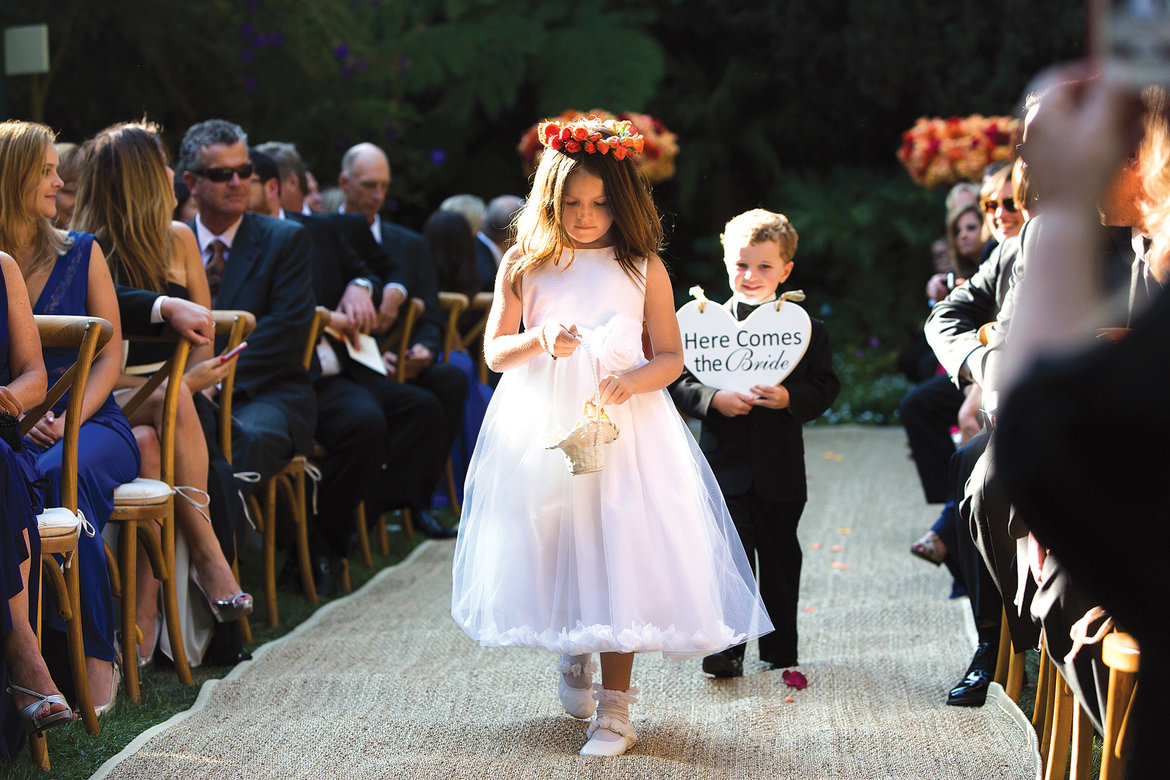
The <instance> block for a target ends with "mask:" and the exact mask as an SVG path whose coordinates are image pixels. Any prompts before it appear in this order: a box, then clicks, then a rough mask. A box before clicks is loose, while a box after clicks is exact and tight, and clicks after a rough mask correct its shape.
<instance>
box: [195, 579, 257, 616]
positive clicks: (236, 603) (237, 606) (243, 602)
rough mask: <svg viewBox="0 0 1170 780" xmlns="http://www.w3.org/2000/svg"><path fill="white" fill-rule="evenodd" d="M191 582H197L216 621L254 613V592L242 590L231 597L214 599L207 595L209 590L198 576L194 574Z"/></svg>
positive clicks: (197, 586) (196, 585)
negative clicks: (205, 588) (206, 589)
mask: <svg viewBox="0 0 1170 780" xmlns="http://www.w3.org/2000/svg"><path fill="white" fill-rule="evenodd" d="M191 582H193V583H195V587H196V588H199V592H200V593H202V594H203V598H204V600H206V601H207V606H208V608H210V609H211V616H212V617H214V618H215V622H216V623H230V622H232V621H233V620H239V619H240V618H242V617H244V616H245V615H251V614H252V594H250V593H244V592H243V591H241V592H239V593H237V594H236V595H234V596H232V597H231V598H229V599H221V600H219V601H213V600H212V598H211V597H210V596H208V595H207V591H205V590H204V589H203V586H202V585H200V584H199V578H198V577H196V576H195V575H192V576H191Z"/></svg>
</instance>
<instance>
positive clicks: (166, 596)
mask: <svg viewBox="0 0 1170 780" xmlns="http://www.w3.org/2000/svg"><path fill="white" fill-rule="evenodd" d="M174 509H175V508H174V504H173V503H172V505H171V511H170V513H169V515H168V516H167V517H165V518H163V529H162V537H163V542H162V553H163V564H164V565H165V567H166V572H165V577H164V578H163V580H162V584H163V601H164V605H165V609H164V610H163V612H164V614H165V616H166V621H167V636H168V638H169V639H170V640H171V653H172V654H173V656H174V659H173V660H174V662H175V671H176V672H177V673H178V675H179V682H181V683H182V684H183V685H194V684H195V680H194V679H193V678H192V677H191V667H190V666H189V665H188V664H187V648H186V646H185V645H184V644H183V627H182V623H181V622H180V620H179V592H178V583H176V582H175V511H174ZM134 660H135V662H137V660H138V657H137V653H135V658H134Z"/></svg>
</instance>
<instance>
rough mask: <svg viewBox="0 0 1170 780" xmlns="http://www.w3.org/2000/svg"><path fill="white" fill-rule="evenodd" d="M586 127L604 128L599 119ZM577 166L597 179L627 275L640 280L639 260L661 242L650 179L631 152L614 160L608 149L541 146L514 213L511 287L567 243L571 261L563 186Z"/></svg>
mask: <svg viewBox="0 0 1170 780" xmlns="http://www.w3.org/2000/svg"><path fill="white" fill-rule="evenodd" d="M588 130H589V132H590V133H593V132H599V133H600V132H605V133H608V132H609V131H608V130H607V129H606V128H604V127H603V126H601V125H597V126H595V127H594V126H590V127H588ZM580 171H584V172H586V173H590V174H592V175H594V176H597V177H598V178H600V179H601V182H602V185H603V186H604V188H605V198H606V200H607V201H608V202H609V207H610V213H611V214H613V227H612V228H611V230H613V235H614V238H615V241H614V247H613V249H614V259H615V260H617V261H618V262H619V263H620V264H621V266H622V269H623V270H625V272H626V273H627V274H629V276H630V277H631V278H633V279H635V280H641V278H642V277H641V272H640V271H639V269H638V262H639V261H640V260H642V259H643V258H647V257H650V256H651V255H655V254H657V253H658V251H659V250H660V249H661V248H662V221H661V220H660V219H659V218H658V211H657V209H655V208H654V200H653V198H651V196H650V185H649V183H648V182H647V181H646V178H645V176H643V175H642V172H641V171H640V170H638V166H637V163H635V162H634V158H633V156H632V155H631V156H627V157H626V158H625V159H623V160H618V159H615V158H614V156H613V155H612V154H600V153H595V154H588V153H586V152H576V153H573V154H567V153H565V152H559V151H556V150H555V149H550V148H546V149H545V150H544V154H543V155H541V159H540V165H539V166H538V167H537V169H536V176H535V177H534V178H533V182H532V192H531V193H530V194H529V196H528V200H527V201H526V202H525V204H524V210H523V211H521V212H520V216H519V217H518V219H517V244H518V246H519V247H520V254H521V257H520V259H519V260H517V261H516V262H515V263H513V265H512V267H511V269H510V270H509V272H508V281H509V282H510V283H511V284H512V286H513V287H516V286H517V284H518V283H519V282H520V279H521V278H522V277H523V276H524V274H526V273H529V272H531V271H535V270H536V269H538V268H540V267H541V266H542V265H544V264H545V263H548V262H550V261H551V262H554V263H555V262H557V261H558V260H559V259H560V257H561V253H562V252H563V251H564V250H565V248H566V247H567V248H568V249H569V253H570V254H569V264H571V263H572V262H573V254H572V252H573V242H572V239H570V238H569V234H568V233H567V232H565V226H564V200H565V186H566V184H567V182H568V181H569V177H571V176H573V175H574V174H576V173H578V172H580ZM566 267H567V266H566Z"/></svg>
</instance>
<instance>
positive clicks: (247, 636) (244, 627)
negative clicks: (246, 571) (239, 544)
mask: <svg viewBox="0 0 1170 780" xmlns="http://www.w3.org/2000/svg"><path fill="white" fill-rule="evenodd" d="M232 576H233V577H235V578H236V582H239V581H240V562H239V559H238V558H237V559H235V560H233V561H232ZM237 622H238V623H239V624H240V635H241V638H242V639H243V640H244V644H251V643H252V625H251V624H250V623H249V622H248V616H247V615H243V616H241V617H240V619H239V620H238V621H237Z"/></svg>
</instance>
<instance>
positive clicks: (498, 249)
mask: <svg viewBox="0 0 1170 780" xmlns="http://www.w3.org/2000/svg"><path fill="white" fill-rule="evenodd" d="M523 206H524V199H523V198H521V197H518V196H516V195H499V196H497V197H495V198H492V199H491V201H490V202H489V203H488V205H487V211H486V212H485V213H484V215H483V227H482V228H481V229H480V230H479V232H478V233H476V234H475V240H476V246H475V267H476V269H477V270H478V271H479V276H480V278H481V279H482V280H483V288H482V289H483V290H484V291H485V292H491V291H492V290H493V289H495V281H496V271H497V270H498V269H499V267H500V260H501V259H502V258H503V257H504V253H505V252H507V251H508V249H509V248H510V247H511V246H512V244H514V243H516V224H515V223H516V215H517V214H519V213H520V209H521V208H523Z"/></svg>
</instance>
